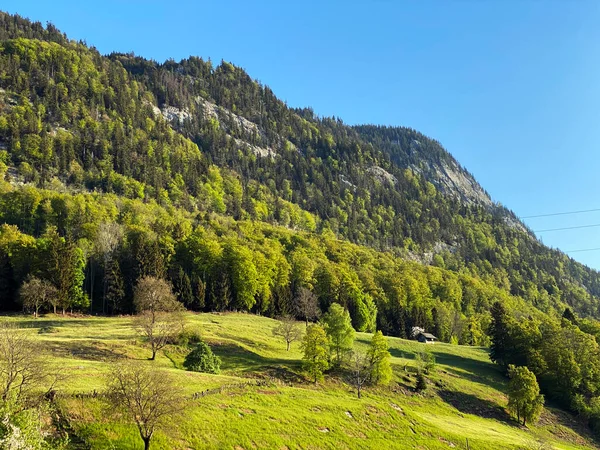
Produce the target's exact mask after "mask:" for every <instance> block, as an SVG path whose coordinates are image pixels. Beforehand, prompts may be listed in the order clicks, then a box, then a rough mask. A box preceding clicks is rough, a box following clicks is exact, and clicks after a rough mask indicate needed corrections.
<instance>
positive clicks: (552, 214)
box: [520, 208, 600, 219]
mask: <svg viewBox="0 0 600 450" xmlns="http://www.w3.org/2000/svg"><path fill="white" fill-rule="evenodd" d="M596 211H600V208H595V209H582V210H580V211H566V212H557V213H549V214H537V215H535V216H521V217H520V218H521V219H534V218H536V217H551V216H567V215H569V214H583V213H589V212H596Z"/></svg>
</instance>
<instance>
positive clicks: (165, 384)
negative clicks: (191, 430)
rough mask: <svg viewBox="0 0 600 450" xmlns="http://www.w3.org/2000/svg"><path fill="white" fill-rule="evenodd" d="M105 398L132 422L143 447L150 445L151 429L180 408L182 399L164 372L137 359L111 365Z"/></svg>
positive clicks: (175, 413) (146, 449) (171, 416)
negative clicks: (135, 361) (136, 360)
mask: <svg viewBox="0 0 600 450" xmlns="http://www.w3.org/2000/svg"><path fill="white" fill-rule="evenodd" d="M107 398H108V399H109V401H110V403H111V405H112V406H114V407H116V408H118V409H121V410H124V412H125V413H126V414H127V415H128V416H129V418H130V419H131V420H132V421H133V422H135V424H136V426H137V428H138V431H139V433H140V437H141V438H142V440H143V441H144V449H145V450H148V449H149V448H150V441H151V440H152V436H153V435H154V432H155V431H156V430H157V429H158V428H160V427H161V426H164V425H165V424H166V423H167V422H168V421H172V420H173V418H174V416H176V415H177V414H178V413H179V412H180V411H181V410H182V400H183V396H182V395H181V394H180V392H179V391H178V390H177V388H176V386H175V385H174V384H173V382H172V381H171V379H170V378H169V377H168V376H167V375H166V374H165V373H164V372H160V371H157V370H155V369H151V368H148V367H146V366H144V364H142V363H139V362H138V363H134V362H126V363H118V364H115V365H114V366H113V370H112V371H111V373H110V377H109V379H108V396H107Z"/></svg>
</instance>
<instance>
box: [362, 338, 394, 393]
mask: <svg viewBox="0 0 600 450" xmlns="http://www.w3.org/2000/svg"><path fill="white" fill-rule="evenodd" d="M367 357H368V359H369V364H370V368H371V374H370V380H371V382H372V383H373V384H382V385H386V384H389V382H390V381H391V380H392V366H391V365H390V359H391V355H390V352H389V346H388V342H387V339H386V338H385V336H384V335H383V334H382V333H381V331H377V332H376V333H375V334H373V338H372V339H371V343H370V345H369V350H368V351H367Z"/></svg>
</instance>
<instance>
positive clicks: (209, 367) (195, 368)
mask: <svg viewBox="0 0 600 450" xmlns="http://www.w3.org/2000/svg"><path fill="white" fill-rule="evenodd" d="M183 367H185V368H186V369H187V370H191V371H192V372H204V373H219V371H220V369H221V359H220V358H219V357H218V356H216V355H215V354H214V353H213V352H212V350H211V349H210V347H209V346H208V344H206V343H205V342H199V343H198V344H197V345H196V347H195V348H194V349H193V350H192V351H191V352H190V353H189V354H188V355H187V356H186V357H185V361H184V362H183Z"/></svg>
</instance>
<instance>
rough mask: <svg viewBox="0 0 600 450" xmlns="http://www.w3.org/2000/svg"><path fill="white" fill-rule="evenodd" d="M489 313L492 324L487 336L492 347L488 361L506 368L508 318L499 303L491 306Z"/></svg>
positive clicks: (508, 349)
mask: <svg viewBox="0 0 600 450" xmlns="http://www.w3.org/2000/svg"><path fill="white" fill-rule="evenodd" d="M491 313H492V322H491V324H490V330H489V335H490V337H491V340H492V345H491V346H490V359H491V360H492V361H494V362H495V363H498V364H500V365H501V366H507V365H508V359H509V355H510V352H511V344H510V341H511V339H510V329H509V326H510V317H509V316H508V313H507V312H506V309H505V308H504V306H503V305H502V303H500V302H495V303H494V304H493V305H492V310H491Z"/></svg>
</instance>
